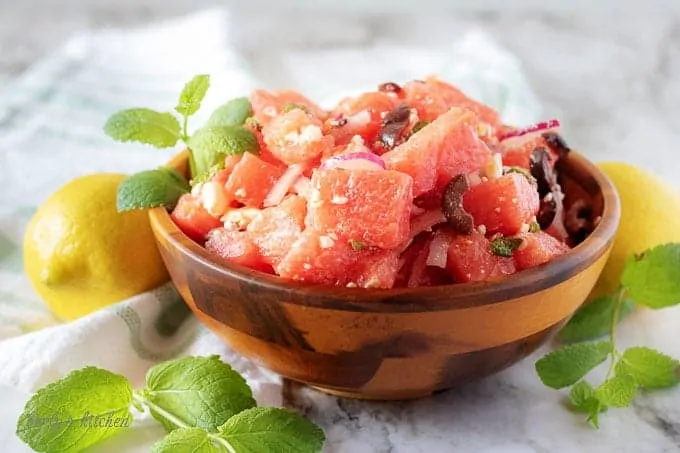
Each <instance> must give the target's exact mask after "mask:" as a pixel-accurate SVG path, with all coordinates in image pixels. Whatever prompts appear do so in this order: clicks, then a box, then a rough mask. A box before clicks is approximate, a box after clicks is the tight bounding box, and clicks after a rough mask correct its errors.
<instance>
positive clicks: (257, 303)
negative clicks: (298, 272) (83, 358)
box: [150, 153, 620, 400]
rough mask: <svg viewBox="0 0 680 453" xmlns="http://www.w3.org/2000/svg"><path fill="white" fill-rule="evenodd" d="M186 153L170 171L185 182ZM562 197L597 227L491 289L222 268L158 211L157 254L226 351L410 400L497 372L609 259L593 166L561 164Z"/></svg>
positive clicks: (574, 301) (607, 203)
mask: <svg viewBox="0 0 680 453" xmlns="http://www.w3.org/2000/svg"><path fill="white" fill-rule="evenodd" d="M186 164H187V162H186V154H185V153H182V154H179V155H177V156H175V158H174V159H173V160H172V161H171V162H170V163H169V165H171V166H173V167H175V168H177V169H178V170H180V171H182V172H186V170H187V169H186V166H187V165H186ZM560 170H561V177H562V178H563V182H564V185H565V191H566V193H567V198H569V196H570V194H572V193H578V194H579V195H578V196H581V195H582V194H584V193H585V194H587V195H588V196H590V197H591V199H592V201H593V204H594V211H595V215H600V216H601V221H600V222H599V224H598V226H597V227H596V229H595V230H594V232H593V233H592V234H591V235H590V236H589V237H588V238H587V239H586V240H585V241H584V242H582V243H581V244H580V245H578V246H577V247H575V248H574V249H573V250H572V251H570V252H569V253H567V254H565V255H563V256H561V257H559V258H557V259H555V260H554V261H552V262H550V263H548V264H546V265H543V266H539V267H537V268H533V269H529V270H525V271H522V272H520V273H518V274H515V275H512V276H509V277H508V278H505V279H503V280H501V281H498V282H494V283H466V284H457V285H445V286H438V287H427V288H405V289H390V290H378V289H357V288H336V287H327V286H318V285H313V286H310V285H309V284H304V283H301V282H294V281H287V280H284V279H281V278H279V277H276V276H273V275H267V274H263V273H260V272H257V271H253V270H250V269H246V268H244V267H242V266H239V265H235V264H228V263H223V262H218V261H217V260H215V259H214V258H213V257H212V256H211V255H210V254H209V253H208V252H207V251H206V250H205V249H204V248H203V247H201V246H200V245H198V244H197V243H195V242H193V241H192V240H191V239H189V238H188V237H187V236H185V235H184V234H183V233H182V232H181V231H180V230H179V228H177V226H175V224H174V223H173V222H172V220H171V219H170V216H169V215H168V213H167V211H166V210H165V209H162V208H157V209H153V210H152V211H151V212H150V218H151V226H152V228H153V231H154V233H155V235H156V239H157V242H158V247H159V249H160V251H161V254H162V256H163V259H164V260H165V264H166V265H167V267H168V270H169V271H170V275H171V277H172V281H173V282H174V283H175V285H176V287H177V288H178V290H179V292H180V293H181V295H182V297H183V298H184V300H185V301H186V303H187V304H188V305H189V307H190V308H191V310H192V311H193V312H194V313H195V314H196V316H197V317H198V318H199V319H200V320H201V321H202V322H203V323H204V324H205V325H207V326H208V327H209V328H210V329H211V330H212V331H213V332H214V333H216V334H217V335H218V336H220V337H221V338H222V339H224V341H225V342H227V343H228V344H229V346H231V347H232V348H233V349H234V350H236V351H238V352H239V353H241V354H243V355H244V356H246V357H248V358H250V359H252V360H254V361H256V362H257V363H259V364H261V365H264V366H265V367H267V368H269V369H271V370H273V371H275V372H277V373H279V374H281V375H282V376H284V377H286V378H289V379H292V380H295V381H299V382H302V383H305V384H308V385H310V386H313V387H316V388H318V389H319V390H322V391H324V392H328V393H332V394H336V395H341V396H346V397H352V398H365V399H381V400H396V399H408V398H416V397H421V396H425V395H429V394H431V393H432V392H435V391H438V390H443V389H447V388H450V387H454V386H457V385H460V384H463V383H466V382H469V381H471V380H475V379H479V378H482V377H484V376H487V375H489V374H492V373H495V372H497V371H499V370H501V369H503V368H505V367H507V366H509V365H512V364H514V363H515V362H517V361H518V360H520V359H522V358H523V357H525V356H527V355H528V354H530V353H531V352H533V351H534V350H535V349H536V348H538V347H539V346H540V345H541V344H543V343H544V342H545V341H546V340H547V339H548V338H549V336H550V334H551V333H553V332H555V331H556V330H558V329H559V328H560V326H562V325H563V323H565V322H566V321H567V320H568V319H569V317H570V316H571V315H572V314H573V313H574V311H575V310H576V309H577V308H578V307H579V306H580V305H581V304H582V303H583V301H584V300H585V299H586V297H587V295H588V293H589V292H590V290H591V289H592V287H593V285H594V284H595V281H596V280H597V278H598V276H599V275H600V272H601V271H602V267H603V266H604V264H605V261H606V260H607V257H608V255H609V251H610V248H611V245H612V241H613V239H614V234H615V232H616V228H617V226H618V222H619V215H620V206H619V200H618V195H617V194H616V191H615V189H614V187H613V186H612V184H611V183H610V182H609V180H608V179H607V178H606V177H605V176H604V175H603V174H602V173H601V172H600V171H599V170H598V169H597V168H596V167H595V166H594V165H593V164H592V163H590V162H588V161H587V160H586V159H585V158H583V157H582V156H580V155H578V154H577V153H571V154H570V155H569V157H568V158H567V159H565V161H564V162H563V163H562V164H561V169H560Z"/></svg>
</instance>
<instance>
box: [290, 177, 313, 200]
mask: <svg viewBox="0 0 680 453" xmlns="http://www.w3.org/2000/svg"><path fill="white" fill-rule="evenodd" d="M293 190H294V191H295V192H296V193H297V194H298V195H300V196H301V197H304V198H307V199H309V196H310V194H311V193H312V181H311V179H309V178H308V177H306V176H300V177H299V178H298V179H297V180H296V181H295V183H294V184H293Z"/></svg>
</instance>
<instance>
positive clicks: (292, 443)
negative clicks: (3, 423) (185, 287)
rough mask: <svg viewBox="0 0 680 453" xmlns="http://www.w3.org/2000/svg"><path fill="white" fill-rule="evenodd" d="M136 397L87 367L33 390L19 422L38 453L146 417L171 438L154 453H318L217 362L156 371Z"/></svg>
mask: <svg viewBox="0 0 680 453" xmlns="http://www.w3.org/2000/svg"><path fill="white" fill-rule="evenodd" d="M146 381H147V382H146V387H145V388H144V389H142V390H133V389H132V385H131V384H130V382H129V381H128V380H127V379H126V378H125V377H123V376H120V375H117V374H114V373H111V372H109V371H106V370H103V369H100V368H95V367H87V368H84V369H82V370H78V371H74V372H72V373H70V374H68V375H67V376H66V377H64V378H62V379H60V380H58V381H56V382H54V383H52V384H49V385H47V386H46V387H44V388H42V389H40V390H38V391H37V392H36V393H35V395H34V396H33V397H32V398H31V399H30V400H29V401H28V403H27V404H26V407H25V408H24V411H23V413H22V414H21V415H20V417H19V420H18V421H17V435H18V436H19V438H20V439H21V440H23V441H24V442H25V443H26V444H28V445H29V446H30V447H31V448H33V449H34V450H35V451H39V452H75V451H82V450H83V449H86V448H89V447H91V446H93V445H95V444H97V443H99V442H101V441H103V440H104V439H107V438H110V437H113V436H115V435H117V434H119V433H120V432H122V431H123V430H125V429H127V428H128V427H129V426H130V424H131V422H132V412H131V409H133V408H134V409H135V410H136V411H144V410H148V411H149V412H150V413H151V414H152V415H153V417H154V418H156V419H157V420H159V421H161V423H162V424H163V426H164V427H165V428H166V430H167V431H169V434H168V435H166V436H165V437H164V438H162V439H161V440H159V441H158V442H156V444H154V446H153V447H152V451H153V452H156V453H163V452H168V453H182V452H187V453H189V452H192V453H212V452H219V453H224V452H228V453H293V452H295V453H318V452H320V451H321V449H322V448H323V444H324V441H325V436H324V434H323V431H322V430H321V429H320V428H319V427H318V426H316V425H315V424H314V423H312V422H310V421H309V420H307V419H305V418H303V417H301V416H300V415H297V414H295V413H293V412H290V411H288V410H285V409H280V408H266V407H254V406H255V401H254V400H253V398H252V392H251V390H250V388H249V387H248V385H247V384H246V382H245V380H244V379H243V377H241V376H240V375H239V374H238V373H237V372H236V371H234V370H233V369H232V368H231V367H230V366H229V365H227V364H225V363H223V362H221V361H220V360H219V358H218V357H217V356H209V357H184V358H181V359H177V360H173V361H169V362H165V363H161V364H159V365H156V366H155V367H153V368H151V370H149V372H148V374H147V380H146Z"/></svg>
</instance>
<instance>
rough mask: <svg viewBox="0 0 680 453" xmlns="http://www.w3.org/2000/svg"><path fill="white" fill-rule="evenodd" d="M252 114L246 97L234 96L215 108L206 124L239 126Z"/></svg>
mask: <svg viewBox="0 0 680 453" xmlns="http://www.w3.org/2000/svg"><path fill="white" fill-rule="evenodd" d="M252 116H253V108H252V106H251V105H250V101H249V100H248V98H236V99H232V100H231V101H229V102H227V103H226V104H224V105H222V106H220V107H218V108H217V109H215V111H214V112H213V113H212V115H210V118H209V119H208V122H207V123H206V126H241V125H242V124H244V123H245V122H246V120H247V119H248V118H250V117H252Z"/></svg>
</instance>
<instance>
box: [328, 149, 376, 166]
mask: <svg viewBox="0 0 680 453" xmlns="http://www.w3.org/2000/svg"><path fill="white" fill-rule="evenodd" d="M331 168H342V169H345V170H384V169H385V161H383V160H382V159H381V158H380V156H377V155H375V154H373V153H366V152H360V153H346V154H338V155H337V156H333V157H331V158H330V159H328V160H327V161H325V162H324V163H323V164H321V170H329V169H331Z"/></svg>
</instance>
